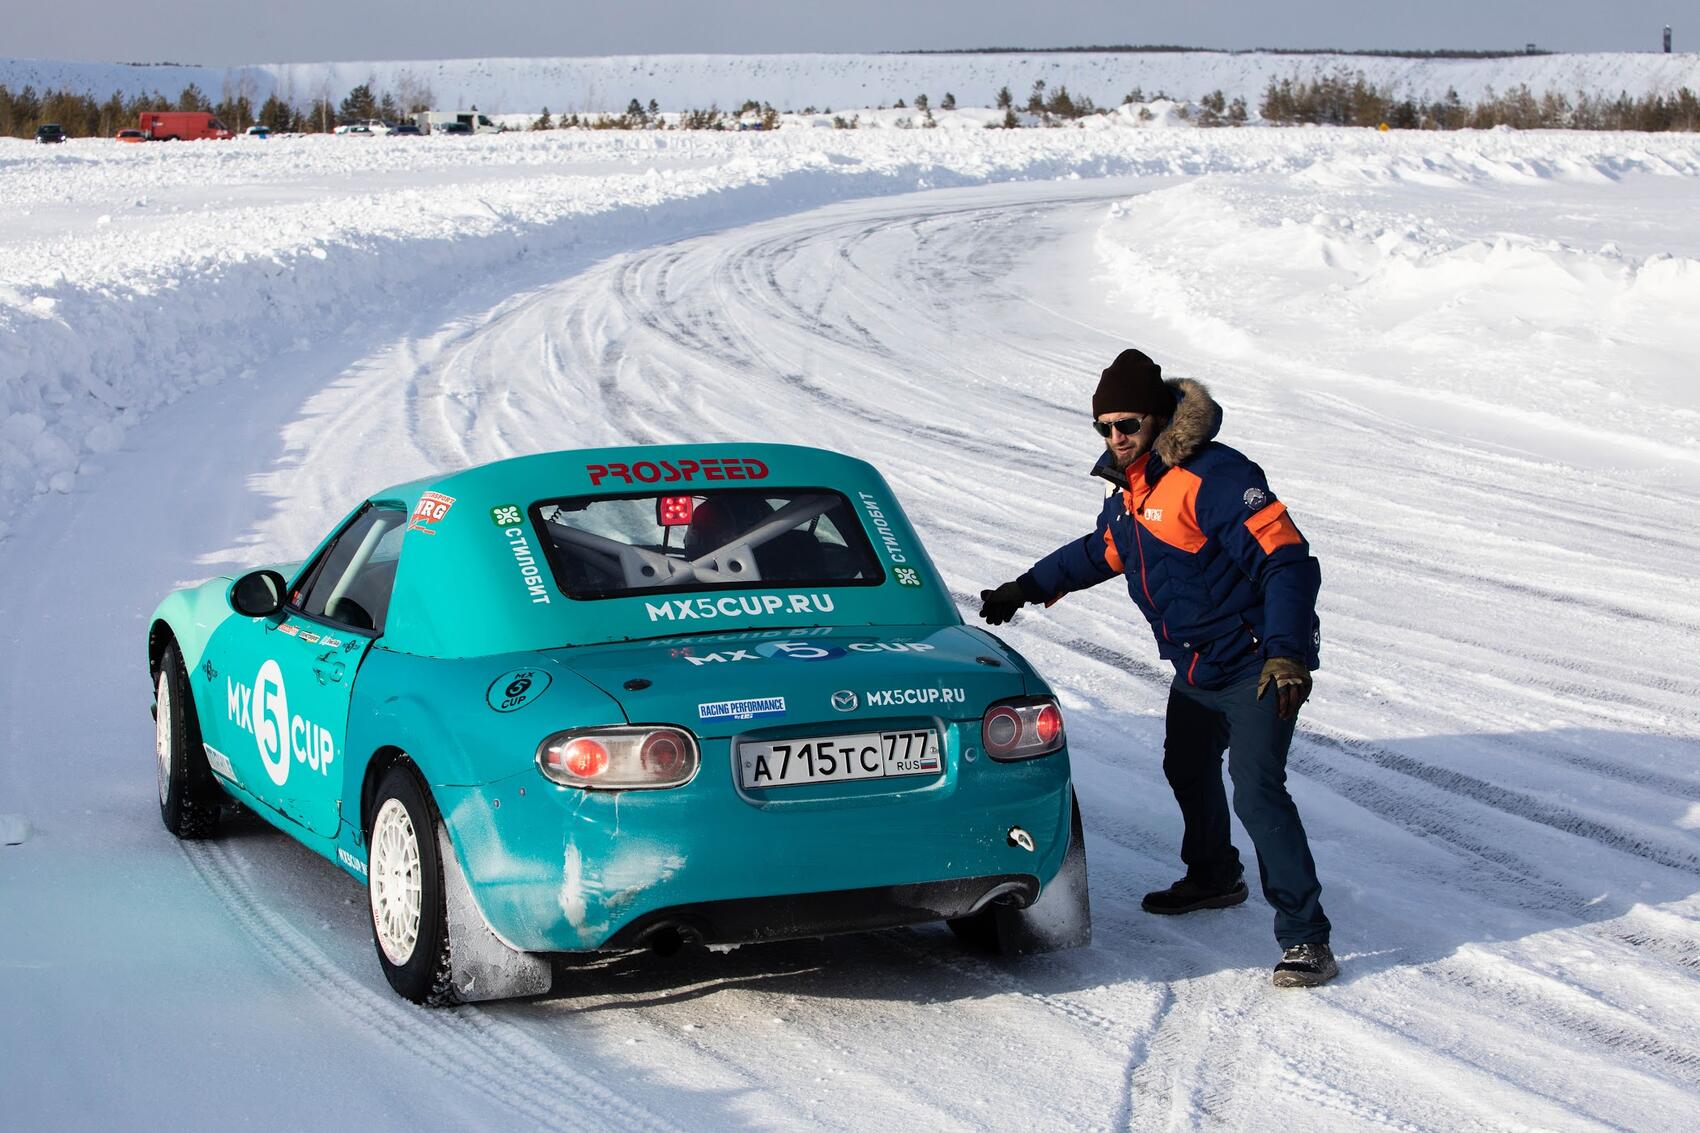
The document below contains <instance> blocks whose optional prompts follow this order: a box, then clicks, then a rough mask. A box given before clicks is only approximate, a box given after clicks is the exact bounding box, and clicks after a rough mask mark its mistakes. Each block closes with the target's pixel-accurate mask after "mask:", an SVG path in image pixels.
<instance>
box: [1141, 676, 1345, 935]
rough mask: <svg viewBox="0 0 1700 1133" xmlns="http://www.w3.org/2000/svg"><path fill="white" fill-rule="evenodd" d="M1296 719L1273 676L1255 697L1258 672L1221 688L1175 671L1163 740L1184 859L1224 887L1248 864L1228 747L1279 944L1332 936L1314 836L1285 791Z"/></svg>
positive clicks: (1198, 876)
mask: <svg viewBox="0 0 1700 1133" xmlns="http://www.w3.org/2000/svg"><path fill="white" fill-rule="evenodd" d="M1295 723H1296V721H1294V720H1282V719H1280V718H1279V717H1278V716H1276V715H1275V689H1274V688H1273V686H1271V688H1270V689H1269V691H1268V692H1267V693H1265V695H1264V696H1263V699H1261V700H1259V699H1258V697H1257V677H1256V676H1255V675H1254V676H1251V677H1249V678H1247V679H1246V680H1243V681H1240V682H1238V683H1236V684H1231V685H1229V686H1228V687H1227V688H1224V689H1217V690H1215V691H1210V690H1206V689H1200V688H1193V687H1192V686H1190V685H1188V684H1187V683H1186V680H1185V678H1184V677H1180V676H1177V677H1176V678H1175V683H1174V686H1173V687H1172V688H1171V689H1170V690H1169V714H1168V734H1167V736H1166V737H1165V738H1164V741H1163V774H1164V775H1165V776H1167V777H1168V780H1169V786H1170V787H1172V788H1173V789H1174V792H1175V801H1176V802H1178V803H1180V804H1181V817H1182V818H1183V819H1185V821H1186V832H1185V834H1183V835H1182V837H1181V860H1182V861H1183V862H1185V863H1186V872H1187V876H1188V877H1191V878H1193V879H1194V880H1196V881H1199V882H1202V883H1204V884H1208V885H1221V886H1224V887H1225V886H1228V885H1231V884H1233V883H1234V882H1235V881H1237V880H1238V879H1239V878H1240V876H1241V875H1242V873H1243V872H1244V871H1243V870H1242V869H1241V867H1240V855H1239V851H1238V850H1236V849H1234V844H1233V841H1232V840H1231V836H1230V826H1229V818H1228V797H1227V794H1226V792H1225V791H1224V790H1223V789H1222V752H1223V751H1224V750H1226V751H1227V753H1228V777H1229V778H1231V779H1232V780H1233V781H1234V813H1235V814H1237V815H1239V816H1240V822H1241V823H1243V824H1244V825H1245V828H1246V832H1247V833H1248V834H1250V835H1251V843H1252V845H1253V846H1254V847H1256V849H1257V873H1258V878H1259V880H1261V881H1262V883H1263V897H1264V899H1265V900H1266V901H1268V902H1269V904H1270V905H1271V906H1273V907H1274V909H1275V939H1276V940H1277V941H1278V942H1280V945H1281V947H1282V948H1290V947H1291V946H1293V945H1295V944H1326V943H1327V942H1328V928H1329V926H1328V918H1327V917H1326V916H1324V915H1323V913H1322V884H1321V883H1320V882H1319V881H1317V879H1316V863H1315V862H1314V861H1312V860H1311V856H1310V843H1309V842H1308V841H1307V840H1306V839H1305V828H1304V824H1303V823H1301V822H1300V821H1299V810H1298V807H1296V806H1294V805H1293V798H1292V796H1291V795H1289V794H1288V793H1287V748H1288V747H1289V746H1290V745H1291V744H1292V742H1293V726H1294V724H1295Z"/></svg>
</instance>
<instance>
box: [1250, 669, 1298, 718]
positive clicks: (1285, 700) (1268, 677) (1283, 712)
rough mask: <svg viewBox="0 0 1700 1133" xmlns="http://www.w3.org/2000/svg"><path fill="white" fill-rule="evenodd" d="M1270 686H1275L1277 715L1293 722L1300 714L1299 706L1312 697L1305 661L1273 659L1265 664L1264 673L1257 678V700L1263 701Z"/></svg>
mask: <svg viewBox="0 0 1700 1133" xmlns="http://www.w3.org/2000/svg"><path fill="white" fill-rule="evenodd" d="M1270 684H1274V686H1275V715H1277V716H1279V717H1280V718H1281V719H1283V720H1291V719H1292V718H1293V717H1295V716H1297V715H1298V714H1299V705H1301V704H1303V703H1304V702H1305V701H1306V700H1307V699H1309V697H1310V670H1309V669H1307V668H1305V666H1304V662H1303V661H1295V660H1293V659H1292V658H1291V657H1271V658H1269V660H1267V661H1265V662H1264V663H1263V672H1262V673H1261V674H1260V675H1259V676H1258V678H1257V699H1259V700H1262V699H1263V694H1264V693H1265V692H1267V691H1268V689H1269V686H1270Z"/></svg>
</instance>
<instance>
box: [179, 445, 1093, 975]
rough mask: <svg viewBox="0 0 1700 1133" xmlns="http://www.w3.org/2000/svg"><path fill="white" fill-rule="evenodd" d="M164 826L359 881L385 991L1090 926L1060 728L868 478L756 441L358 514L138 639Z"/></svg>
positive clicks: (499, 469) (1034, 937)
mask: <svg viewBox="0 0 1700 1133" xmlns="http://www.w3.org/2000/svg"><path fill="white" fill-rule="evenodd" d="M148 666H149V671H150V673H151V675H152V677H153V683H154V696H155V704H154V718H155V740H156V742H155V747H156V754H157V757H158V779H159V803H160V813H161V816H162V817H163V819H164V821H165V826H166V828H167V829H168V830H170V831H171V832H172V833H173V834H175V835H177V836H178V837H180V838H204V837H208V836H211V835H213V834H214V833H215V832H216V829H217V827H218V823H219V819H220V816H221V811H222V810H223V809H224V808H225V807H226V806H227V804H228V803H229V802H230V801H231V800H235V801H236V802H238V803H241V804H242V805H243V806H245V807H247V808H249V809H250V810H252V811H253V812H254V813H255V814H258V815H260V816H261V817H262V818H264V819H265V820H266V821H267V822H269V823H271V824H272V825H273V826H276V827H277V828H278V829H279V830H282V831H284V832H285V833H287V834H289V835H290V836H291V837H293V838H295V839H297V840H298V841H300V842H301V843H302V844H303V845H305V846H307V847H309V848H310V849H312V850H314V851H316V852H318V853H319V854H322V855H323V856H324V857H326V858H328V859H329V860H331V861H332V862H335V863H337V864H338V865H340V866H341V867H342V868H343V869H344V870H346V871H347V872H348V873H350V874H352V875H353V876H354V877H355V878H357V879H359V880H360V881H361V882H362V883H364V884H365V885H366V887H367V890H368V893H369V895H370V901H369V904H370V908H371V918H372V931H373V936H374V939H375V942H376V945H377V952H378V960H379V963H380V964H381V965H382V967H383V971H384V975H385V976H386V977H387V978H388V980H389V982H390V985H391V986H392V987H393V988H394V989H395V990H396V992H398V993H399V994H401V995H402V996H405V997H406V998H408V999H410V1000H413V1001H415V1002H419V1003H429V1004H445V1003H453V1002H462V1001H469V1000H482V999H495V998H503V997H508V996H519V995H535V994H541V993H544V992H547V991H549V990H551V985H552V980H553V972H554V968H555V967H556V965H554V964H553V963H552V957H553V956H555V955H557V954H561V953H574V952H595V951H612V950H625V949H636V948H643V947H649V948H653V949H656V950H659V951H668V950H671V949H674V948H677V947H679V946H680V945H682V944H684V943H688V942H701V943H704V944H710V945H721V944H740V943H750V942H757V941H766V940H781V939H790V938H799V937H810V936H822V935H827V934H832V933H843V932H854V931H863V930H869V929H877V928H882V927H889V926H895V925H907V924H918V923H923V922H929V921H946V922H948V923H949V924H950V925H951V927H952V928H953V929H955V930H956V932H957V934H958V936H960V937H961V938H962V939H963V941H964V942H965V943H967V944H969V945H971V946H974V947H979V948H988V949H997V950H1001V951H1003V952H1005V953H1007V954H1020V953H1025V952H1032V951H1044V950H1052V949H1058V948H1065V947H1073V946H1077V945H1081V944H1084V943H1086V942H1087V941H1088V940H1089V938H1090V933H1091V914H1090V909H1089V904H1088V899H1087V888H1086V850H1085V844H1084V840H1083V837H1082V833H1081V824H1080V812H1079V808H1078V806H1077V805H1076V803H1075V799H1074V791H1073V786H1072V783H1071V780H1070V775H1069V760H1068V750H1067V746H1066V738H1065V735H1064V730H1063V719H1062V714H1061V711H1060V710H1059V708H1058V706H1057V702H1056V699H1055V697H1054V696H1053V695H1052V692H1051V689H1050V688H1049V687H1048V686H1047V685H1046V683H1045V681H1044V680H1043V679H1042V678H1041V677H1040V676H1039V675H1038V674H1037V673H1036V672H1034V670H1033V668H1032V667H1031V666H1030V665H1029V664H1028V663H1027V662H1026V661H1025V660H1024V659H1022V657H1021V656H1020V655H1019V654H1017V653H1016V652H1015V651H1014V650H1013V649H1011V648H1010V647H1009V646H1007V645H1005V644H1004V643H1003V642H1001V641H1000V640H998V639H997V638H996V637H994V636H993V635H991V634H989V633H986V632H985V631H983V630H980V629H976V628H972V627H969V626H966V625H964V624H963V623H962V619H961V617H960V616H959V615H958V614H957V612H956V608H955V605H954V603H953V602H952V601H951V598H950V595H949V593H948V591H947V590H946V589H945V586H944V584H943V582H942V581H941V579H940V577H939V573H938V571H937V569H936V568H935V567H934V566H933V564H932V562H931V561H930V560H929V559H928V557H927V554H926V552H925V551H924V550H923V549H922V547H921V542H920V540H919V539H918V538H917V537H916V534H915V531H914V529H913V528H912V527H911V526H910V524H909V522H908V520H907V519H906V518H905V517H904V515H903V511H902V509H901V508H900V507H899V506H898V504H897V499H896V497H895V496H894V495H893V494H892V491H891V489H890V487H888V486H887V484H886V482H885V481H884V479H882V478H881V476H880V475H879V473H878V472H876V471H875V470H874V469H873V468H872V467H871V466H870V465H868V464H867V463H865V462H863V461H860V460H856V459H853V458H851V457H848V456H842V455H838V454H833V453H828V452H823V451H820V450H817V449H812V448H801V447H792V446H784V445H694V446H677V447H674V446H661V447H644V448H632V447H628V448H609V449H590V450H581V451H572V452H556V453H545V454H540V455H536V456H525V457H518V458H515V459H511V460H503V461H498V462H496V463H493V464H487V465H484V466H482V467H478V468H470V469H466V470H464V471H460V472H454V473H450V474H447V475H443V476H437V477H432V478H430V479H427V480H420V481H415V482H413V483H409V484H402V485H399V486H397V487H395V488H391V489H389V490H387V491H384V492H380V493H378V494H376V495H374V496H372V497H371V498H370V499H368V500H365V501H363V502H362V503H361V504H360V505H359V506H358V507H356V508H355V509H354V511H353V512H352V513H351V514H350V515H348V516H347V517H346V518H345V519H343V520H342V521H341V522H340V523H338V524H337V525H336V527H335V529H334V530H333V531H331V533H330V534H329V535H328V536H327V537H326V538H325V540H324V541H323V543H321V544H320V546H319V547H318V548H317V549H316V550H315V551H314V552H313V554H312V555H311V556H310V557H309V558H308V559H307V560H306V561H305V562H304V563H300V564H293V565H289V566H280V567H277V568H275V569H263V570H256V571H253V572H251V573H248V574H245V575H242V576H240V577H229V576H226V577H221V578H215V579H212V580H210V581H208V582H206V583H203V584H202V585H200V586H197V587H194V588H191V589H185V590H180V591H177V592H175V593H173V594H172V595H170V596H169V597H168V598H166V600H165V601H164V602H162V603H161V604H160V606H159V608H158V610H156V611H155V613H154V615H153V617H152V619H151V620H150V624H149V630H148Z"/></svg>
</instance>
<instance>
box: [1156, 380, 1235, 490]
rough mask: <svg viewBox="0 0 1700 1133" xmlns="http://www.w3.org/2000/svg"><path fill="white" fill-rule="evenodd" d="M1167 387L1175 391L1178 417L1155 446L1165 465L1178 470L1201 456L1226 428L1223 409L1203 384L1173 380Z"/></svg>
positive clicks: (1166, 383) (1160, 434) (1160, 435)
mask: <svg viewBox="0 0 1700 1133" xmlns="http://www.w3.org/2000/svg"><path fill="white" fill-rule="evenodd" d="M1163 384H1164V385H1166V386H1168V387H1169V388H1170V389H1171V390H1173V391H1174V392H1175V415H1174V416H1173V417H1172V418H1170V420H1169V425H1168V428H1166V429H1164V430H1163V431H1162V432H1161V433H1158V434H1157V441H1156V443H1155V444H1153V445H1152V446H1151V447H1152V448H1153V449H1154V450H1155V451H1156V453H1157V455H1158V456H1159V457H1161V458H1162V459H1163V463H1164V464H1166V465H1168V466H1169V467H1170V468H1174V467H1175V466H1176V465H1180V464H1185V463H1186V462H1187V461H1189V460H1191V459H1192V458H1193V457H1195V456H1197V455H1198V450H1199V449H1201V448H1203V447H1204V446H1205V445H1207V444H1209V443H1210V442H1211V441H1212V440H1214V439H1215V438H1216V434H1217V432H1218V431H1219V430H1220V429H1221V428H1222V407H1221V406H1220V405H1217V404H1216V399H1215V398H1213V397H1211V396H1210V391H1209V390H1207V389H1205V388H1204V383H1203V382H1199V381H1194V380H1193V379H1192V378H1169V379H1167V380H1165V381H1164V383H1163Z"/></svg>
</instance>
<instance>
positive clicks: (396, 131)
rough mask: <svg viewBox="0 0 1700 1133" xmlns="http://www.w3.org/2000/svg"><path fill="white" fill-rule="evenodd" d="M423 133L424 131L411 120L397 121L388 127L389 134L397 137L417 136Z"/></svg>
mask: <svg viewBox="0 0 1700 1133" xmlns="http://www.w3.org/2000/svg"><path fill="white" fill-rule="evenodd" d="M423 133H424V131H423V130H421V129H420V128H419V127H418V126H415V125H414V124H413V123H412V122H399V123H397V124H396V125H394V126H392V127H390V134H391V136H393V137H398V138H417V137H419V136H420V135H421V134H423Z"/></svg>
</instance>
